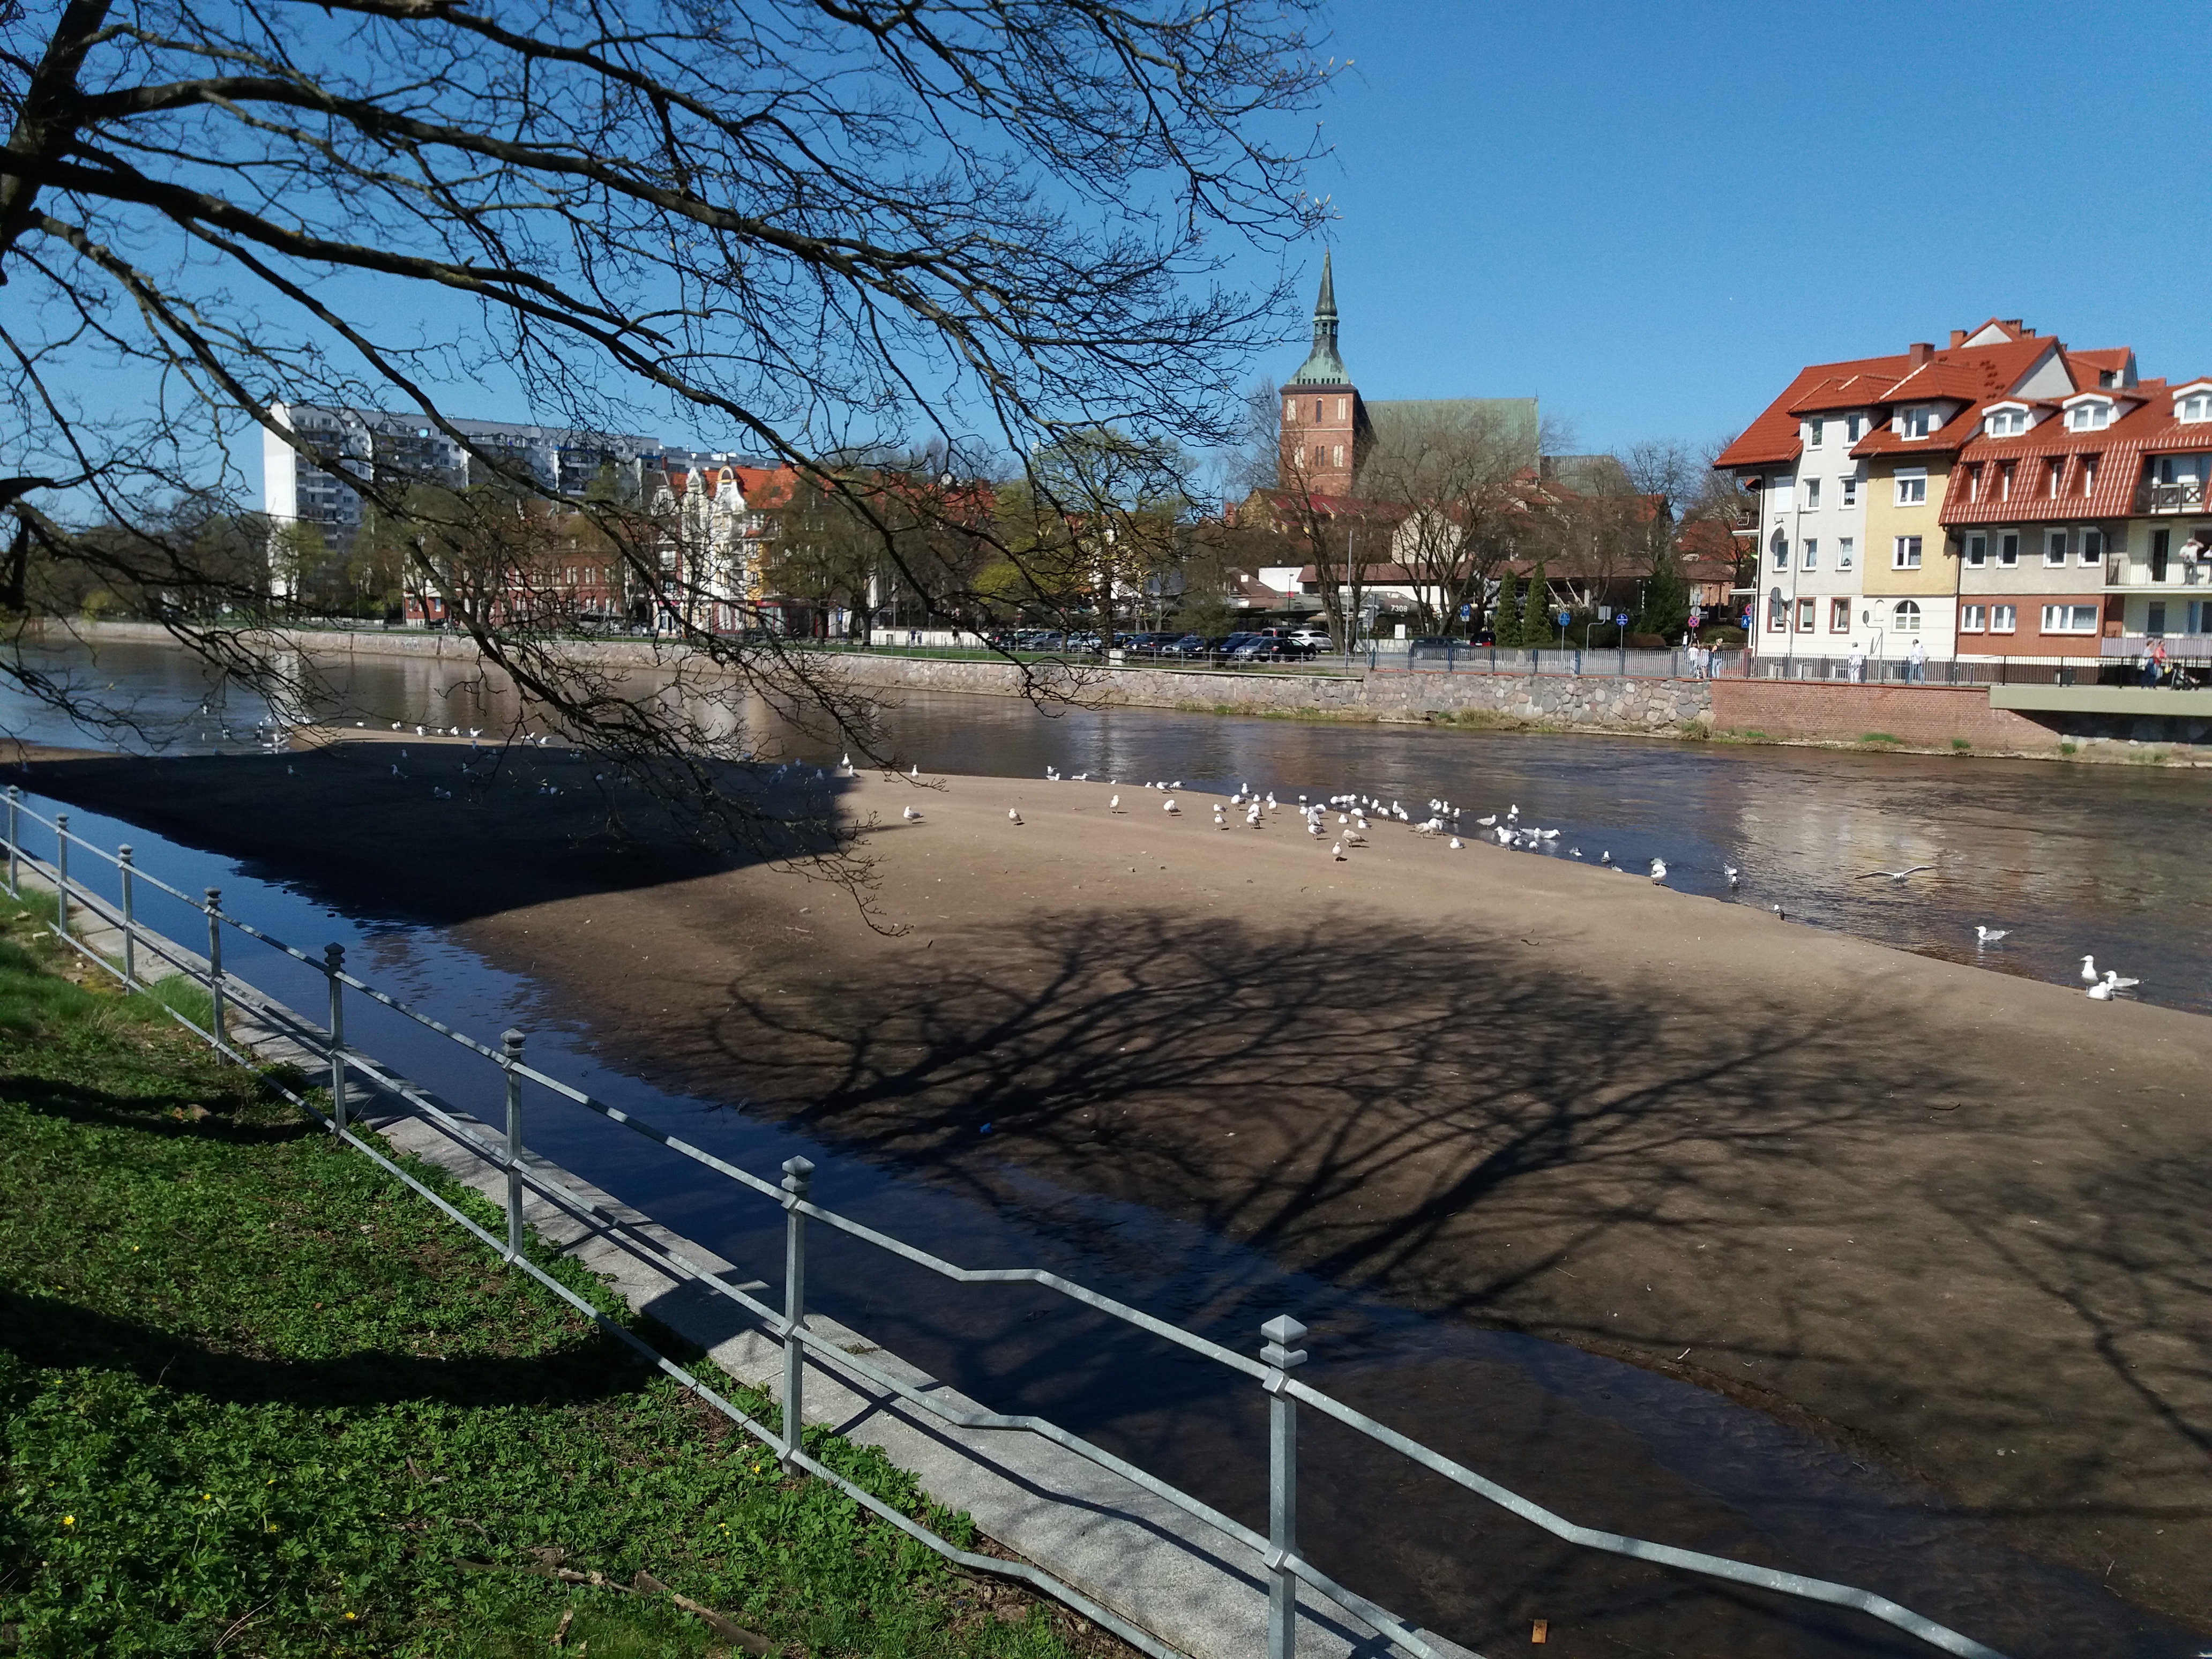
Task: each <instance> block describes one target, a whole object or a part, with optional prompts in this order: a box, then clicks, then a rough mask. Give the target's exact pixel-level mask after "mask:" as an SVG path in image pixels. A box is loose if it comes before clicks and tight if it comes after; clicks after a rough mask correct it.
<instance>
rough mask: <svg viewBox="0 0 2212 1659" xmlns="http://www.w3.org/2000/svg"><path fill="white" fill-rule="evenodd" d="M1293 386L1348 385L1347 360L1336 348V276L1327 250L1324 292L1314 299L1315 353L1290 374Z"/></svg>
mask: <svg viewBox="0 0 2212 1659" xmlns="http://www.w3.org/2000/svg"><path fill="white" fill-rule="evenodd" d="M1290 383H1291V385H1292V386H1349V385H1350V384H1351V383H1352V376H1351V375H1350V374H1347V373H1346V371H1345V367H1344V359H1343V358H1342V357H1340V356H1338V355H1337V349H1336V279H1335V275H1334V272H1333V271H1332V270H1330V268H1329V253H1328V250H1327V249H1326V248H1324V249H1323V250H1322V256H1321V293H1320V295H1318V296H1317V297H1316V299H1315V301H1314V313H1313V352H1312V354H1311V355H1310V356H1308V357H1307V359H1306V361H1305V366H1304V368H1300V369H1299V370H1298V372H1297V374H1293V375H1291V381H1290Z"/></svg>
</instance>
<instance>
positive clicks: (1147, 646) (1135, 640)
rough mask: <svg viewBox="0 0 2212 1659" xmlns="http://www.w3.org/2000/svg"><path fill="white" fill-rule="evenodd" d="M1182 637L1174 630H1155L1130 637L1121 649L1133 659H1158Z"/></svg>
mask: <svg viewBox="0 0 2212 1659" xmlns="http://www.w3.org/2000/svg"><path fill="white" fill-rule="evenodd" d="M1181 638H1182V635H1181V634H1178V633H1176V632H1174V631H1172V630H1159V629H1154V630H1152V631H1150V632H1147V633H1143V634H1132V635H1128V636H1127V638H1126V639H1124V640H1123V641H1121V648H1122V649H1123V650H1124V651H1126V652H1127V653H1129V654H1130V655H1131V656H1133V657H1157V656H1158V655H1159V654H1160V653H1161V651H1162V650H1163V649H1164V648H1165V647H1168V646H1170V645H1172V644H1174V643H1175V642H1176V641H1177V640H1179V639H1181Z"/></svg>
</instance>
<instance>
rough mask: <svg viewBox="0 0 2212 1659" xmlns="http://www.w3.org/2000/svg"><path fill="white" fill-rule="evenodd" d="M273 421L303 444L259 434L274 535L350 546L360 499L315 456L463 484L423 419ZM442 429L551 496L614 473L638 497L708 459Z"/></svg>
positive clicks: (619, 439) (308, 410) (465, 463)
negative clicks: (516, 468)
mask: <svg viewBox="0 0 2212 1659" xmlns="http://www.w3.org/2000/svg"><path fill="white" fill-rule="evenodd" d="M270 416H272V417H273V419H274V421H275V423H276V425H277V426H278V427H279V428H283V429H284V430H286V431H289V432H291V433H293V434H295V435H296V437H297V438H298V439H299V440H301V442H300V443H298V444H295V443H294V442H292V441H288V440H287V439H285V438H284V437H283V436H282V435H280V434H279V433H277V432H272V431H270V430H269V429H268V428H265V427H264V428H263V430H262V435H261V491H262V511H263V512H264V513H265V514H266V515H267V516H268V518H269V520H270V522H271V523H272V524H274V525H278V526H283V525H291V524H309V525H313V526H317V527H318V528H319V530H320V531H321V532H322V534H323V537H324V539H325V541H327V542H328V543H330V544H331V545H333V546H335V547H340V548H343V547H345V546H347V545H349V544H350V543H351V542H352V540H353V537H354V534H355V532H357V531H358V530H359V529H360V528H361V497H360V495H358V494H356V491H355V490H354V489H353V488H352V487H351V486H350V485H349V484H347V483H344V482H343V480H342V479H341V478H339V477H337V475H336V474H335V473H333V472H331V471H327V470H326V469H325V468H323V467H321V466H319V465H316V463H315V458H316V457H317V456H327V457H330V458H331V459H344V460H346V461H348V462H350V463H351V464H352V465H353V467H354V468H355V469H360V468H363V467H366V468H368V469H370V470H372V471H374V473H376V474H379V475H381V476H383V477H392V478H400V479H422V480H428V481H432V482H436V483H447V484H455V485H459V484H465V483H468V482H469V475H470V471H471V462H470V455H469V453H468V451H467V450H466V449H465V448H464V447H462V445H461V444H460V443H459V441H457V440H456V439H455V438H454V437H453V436H452V435H450V434H448V433H447V432H446V431H443V430H441V429H439V428H435V427H433V426H432V425H430V423H429V422H428V421H426V420H425V419H424V418H423V417H422V416H420V415H401V414H393V413H392V412H391V411H390V410H375V409H325V408H322V407H319V406H318V405H315V404H283V403H276V404H270ZM447 426H449V427H451V428H453V430H454V431H455V432H458V433H459V434H461V435H463V436H465V438H467V440H468V441H469V442H470V443H471V444H473V445H475V446H476V447H477V448H478V449H479V450H488V451H493V452H497V453H505V454H508V455H513V456H514V457H516V458H517V459H520V462H521V463H522V466H523V468H524V469H525V470H526V471H527V472H528V473H529V475H530V476H531V477H534V478H536V479H537V480H538V483H540V484H541V485H542V486H544V489H546V490H547V491H548V493H557V494H562V495H582V494H583V493H584V492H585V491H586V489H588V488H589V487H590V486H591V484H592V480H593V479H595V478H596V477H599V472H600V471H601V469H602V468H604V467H606V466H608V465H612V466H614V467H615V468H616V470H617V472H618V473H620V474H622V475H623V477H624V479H625V482H626V483H627V484H628V485H629V487H630V488H631V489H636V488H637V487H638V486H639V484H640V482H641V475H642V473H643V471H646V470H648V469H658V470H659V471H667V470H668V469H669V467H671V465H674V466H689V465H691V464H692V462H693V461H694V460H695V459H705V458H703V457H695V456H694V455H693V454H692V453H691V452H690V451H689V450H671V449H670V448H669V447H667V446H666V445H665V444H663V443H662V442H661V441H660V440H659V439H658V438H654V437H649V436H647V435H642V434H639V433H611V432H584V431H578V430H575V429H574V428H565V427H549V426H518V425H514V424H512V423H510V422H505V421H465V420H455V419H451V418H450V417H449V418H448V419H447ZM303 449H304V450H305V451H306V453H302V450H303ZM714 459H715V460H720V459H721V458H720V457H719V456H718V457H715V458H714Z"/></svg>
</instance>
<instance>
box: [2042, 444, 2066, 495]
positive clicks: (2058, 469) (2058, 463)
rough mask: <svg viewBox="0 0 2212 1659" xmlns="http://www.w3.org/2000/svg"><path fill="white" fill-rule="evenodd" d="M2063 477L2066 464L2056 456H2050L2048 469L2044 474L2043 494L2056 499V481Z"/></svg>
mask: <svg viewBox="0 0 2212 1659" xmlns="http://www.w3.org/2000/svg"><path fill="white" fill-rule="evenodd" d="M2065 476H2066V463H2065V462H2064V461H2063V459H2060V458H2059V457H2057V456H2056V455H2054V456H2052V457H2051V465H2050V467H2049V468H2048V470H2047V471H2045V474H2044V487H2043V493H2044V494H2045V495H2049V496H2051V497H2052V498H2053V499H2054V500H2055V499H2057V495H2058V481H2059V479H2061V478H2063V477H2065Z"/></svg>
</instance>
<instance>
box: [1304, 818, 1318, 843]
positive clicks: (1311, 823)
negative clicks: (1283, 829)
mask: <svg viewBox="0 0 2212 1659" xmlns="http://www.w3.org/2000/svg"><path fill="white" fill-rule="evenodd" d="M1306 834H1308V835H1310V836H1314V837H1316V839H1318V838H1319V837H1320V835H1321V822H1320V820H1319V819H1317V818H1308V819H1307V820H1306Z"/></svg>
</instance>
